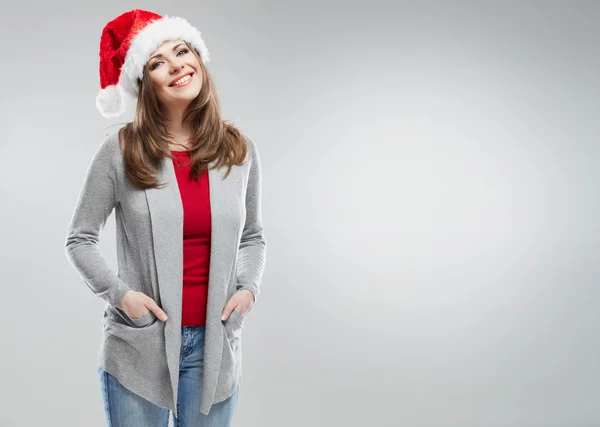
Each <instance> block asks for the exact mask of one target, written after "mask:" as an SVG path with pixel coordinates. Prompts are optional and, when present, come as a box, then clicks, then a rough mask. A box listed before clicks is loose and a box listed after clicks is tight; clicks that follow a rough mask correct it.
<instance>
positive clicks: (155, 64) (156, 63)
mask: <svg viewBox="0 0 600 427" xmlns="http://www.w3.org/2000/svg"><path fill="white" fill-rule="evenodd" d="M181 52H185V53H188V52H189V49H181V50H180V51H179V52H177V55H178V56H179V54H180V53H181ZM161 62H162V61H156V62H155V63H154V64H152V66H151V67H150V69H151V70H154V69H155V68H156V66H157V65H158V64H160V63H161Z"/></svg>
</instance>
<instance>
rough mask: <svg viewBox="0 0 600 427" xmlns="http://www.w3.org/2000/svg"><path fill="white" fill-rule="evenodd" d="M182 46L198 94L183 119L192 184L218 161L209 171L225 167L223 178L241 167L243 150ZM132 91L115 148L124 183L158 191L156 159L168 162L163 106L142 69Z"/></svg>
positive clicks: (209, 82)
mask: <svg viewBox="0 0 600 427" xmlns="http://www.w3.org/2000/svg"><path fill="white" fill-rule="evenodd" d="M185 44H186V45H187V47H188V48H189V49H190V51H191V52H192V53H193V54H194V55H196V57H197V59H198V62H199V63H200V68H201V70H202V88H201V89H200V93H199V94H198V96H197V97H196V98H195V99H193V100H192V101H191V102H190V105H189V106H188V108H187V110H186V112H185V114H184V118H183V121H184V123H188V122H189V123H190V124H191V127H192V135H191V138H190V142H191V149H190V150H189V151H190V158H191V164H192V167H191V171H190V173H191V174H192V176H193V177H194V178H196V179H198V178H199V177H200V175H201V174H202V172H203V171H204V170H205V169H206V168H207V167H208V163H210V162H211V161H212V160H214V159H217V158H218V162H217V164H216V165H215V168H216V169H218V168H220V167H221V166H223V165H227V166H228V169H227V173H226V174H225V178H227V176H228V175H229V172H230V171H231V168H232V167H233V166H234V165H241V164H243V162H244V161H245V158H246V155H247V153H248V147H247V145H246V141H245V139H244V137H243V136H242V134H241V133H240V131H239V130H238V129H237V128H236V127H235V126H234V125H233V124H232V123H227V122H228V121H224V120H223V119H222V118H221V106H220V103H219V99H218V97H217V93H216V90H215V87H214V85H213V82H212V80H211V78H210V74H209V72H208V70H207V68H206V67H205V65H204V63H203V62H202V60H201V59H200V54H199V53H198V51H196V49H194V48H193V47H192V46H191V45H190V44H189V43H187V42H185ZM138 88H139V91H138V100H137V107H136V114H135V119H134V121H133V122H129V123H127V124H126V125H125V126H124V127H123V128H121V129H119V131H118V132H119V142H120V145H121V150H122V152H123V160H124V163H125V173H126V175H127V177H128V178H129V180H130V181H131V182H132V183H133V184H134V185H135V186H136V187H138V188H140V189H145V188H156V187H160V186H162V185H164V183H159V182H158V179H157V172H158V168H159V165H160V159H162V158H165V157H169V158H172V155H171V152H170V148H169V145H168V141H170V140H172V135H170V134H169V133H168V132H167V130H166V129H165V127H164V122H165V110H164V106H163V105H162V104H160V103H159V101H158V98H157V97H156V93H155V92H154V87H153V86H152V82H151V81H150V77H149V75H148V67H147V66H145V67H144V73H143V77H142V79H141V80H138Z"/></svg>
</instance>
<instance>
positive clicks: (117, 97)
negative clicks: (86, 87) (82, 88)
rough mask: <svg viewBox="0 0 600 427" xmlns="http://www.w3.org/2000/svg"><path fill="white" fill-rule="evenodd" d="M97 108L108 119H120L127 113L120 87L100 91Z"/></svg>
mask: <svg viewBox="0 0 600 427" xmlns="http://www.w3.org/2000/svg"><path fill="white" fill-rule="evenodd" d="M96 107H97V108H98V110H99V111H100V114H102V115H103V116H104V117H106V118H112V117H118V116H120V115H121V114H123V113H124V112H125V100H124V99H123V93H122V91H121V87H120V86H119V85H110V86H107V87H106V88H104V89H100V91H99V92H98V95H97V96H96Z"/></svg>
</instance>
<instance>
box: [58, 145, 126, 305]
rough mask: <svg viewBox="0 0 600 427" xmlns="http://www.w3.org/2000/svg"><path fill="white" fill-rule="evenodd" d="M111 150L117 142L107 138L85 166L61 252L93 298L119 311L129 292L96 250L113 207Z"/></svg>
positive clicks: (113, 180)
mask: <svg viewBox="0 0 600 427" xmlns="http://www.w3.org/2000/svg"><path fill="white" fill-rule="evenodd" d="M115 144H117V145H115ZM115 147H116V148H117V149H118V141H116V142H115V141H114V140H113V139H112V137H111V136H109V137H108V138H106V139H105V140H104V141H103V143H102V144H101V145H100V147H99V148H98V150H97V151H96V153H95V154H94V156H93V158H92V160H91V163H90V164H89V165H88V169H87V172H86V175H85V179H84V181H83V186H82V189H81V191H80V193H79V198H78V200H77V203H76V206H75V211H74V212H73V215H72V218H71V223H70V225H69V228H68V233H67V238H66V245H65V246H66V247H65V252H66V256H67V259H68V260H69V262H70V263H71V265H72V266H73V267H74V268H75V270H76V271H77V272H78V273H79V275H80V276H81V278H82V279H83V281H84V282H85V283H86V285H87V286H88V287H89V288H90V289H91V290H92V292H93V293H94V295H96V296H98V297H100V298H102V299H103V300H104V301H106V302H108V303H109V304H110V305H112V306H113V307H120V305H121V299H122V298H123V295H125V293H126V292H127V291H129V290H131V289H130V288H129V286H128V285H126V284H125V283H124V282H123V281H122V280H121V279H120V278H119V277H118V276H117V274H116V273H115V272H114V271H113V270H112V269H111V268H110V267H109V266H108V264H107V262H106V260H105V259H104V257H103V256H102V253H101V252H100V248H99V234H100V231H101V230H102V229H103V228H104V225H105V224H106V220H107V218H108V217H109V216H110V214H111V212H112V211H113V209H114V207H115V205H116V191H115V174H114V172H115V167H114V163H113V159H114V154H113V153H114V149H115Z"/></svg>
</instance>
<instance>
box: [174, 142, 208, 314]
mask: <svg viewBox="0 0 600 427" xmlns="http://www.w3.org/2000/svg"><path fill="white" fill-rule="evenodd" d="M171 154H172V155H173V166H174V168H175V175H176V176H177V182H178V184H179V193H180V194H181V201H182V204H183V301H182V304H183V308H182V310H183V311H182V318H181V325H182V326H200V325H205V324H206V302H207V294H208V272H209V266H210V236H211V216H210V190H209V186H208V173H207V171H206V170H205V171H204V172H203V173H202V175H201V176H200V179H199V180H198V181H195V180H193V178H192V177H191V175H190V170H191V165H189V166H183V165H185V164H186V163H188V162H190V155H189V153H188V152H187V151H173V150H171Z"/></svg>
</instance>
